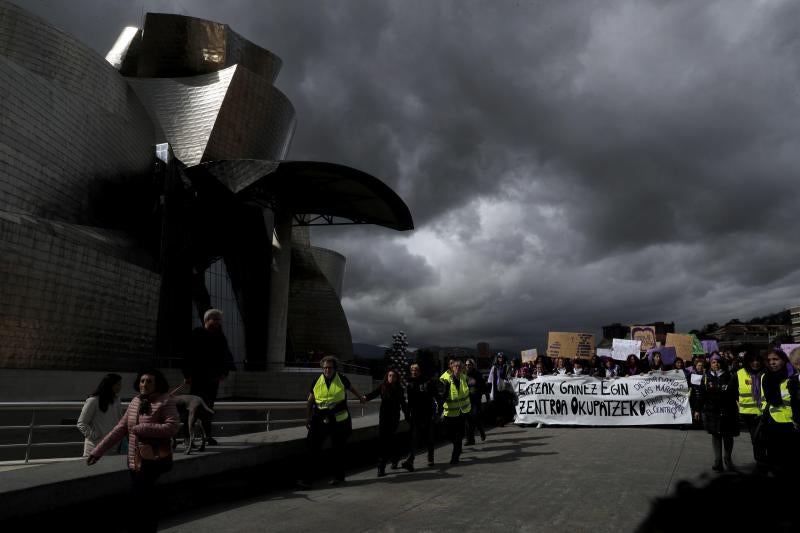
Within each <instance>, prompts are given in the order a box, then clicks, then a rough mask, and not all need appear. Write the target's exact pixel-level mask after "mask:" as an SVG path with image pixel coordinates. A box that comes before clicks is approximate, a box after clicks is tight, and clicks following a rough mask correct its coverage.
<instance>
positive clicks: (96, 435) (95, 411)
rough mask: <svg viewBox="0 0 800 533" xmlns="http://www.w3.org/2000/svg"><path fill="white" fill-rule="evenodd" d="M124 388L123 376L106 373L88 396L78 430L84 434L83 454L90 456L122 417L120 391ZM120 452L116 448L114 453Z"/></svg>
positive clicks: (79, 419)
mask: <svg viewBox="0 0 800 533" xmlns="http://www.w3.org/2000/svg"><path fill="white" fill-rule="evenodd" d="M121 389H122V376H120V375H119V374H106V375H105V377H103V379H102V380H100V383H99V384H98V385H97V388H95V390H94V392H93V393H92V394H90V395H89V397H88V398H86V403H84V404H83V409H81V415H80V416H79V417H78V430H80V432H81V433H82V434H83V436H84V441H83V456H84V457H88V456H89V454H90V453H91V451H92V450H94V447H95V446H97V443H98V442H100V440H101V439H102V438H103V437H105V436H106V435H108V434H109V433H110V432H111V430H112V429H114V426H116V425H117V422H119V419H120V418H121V417H122V406H121V405H120V402H119V392H120V390H121ZM117 453H119V449H116V450H114V451H113V452H112V454H117Z"/></svg>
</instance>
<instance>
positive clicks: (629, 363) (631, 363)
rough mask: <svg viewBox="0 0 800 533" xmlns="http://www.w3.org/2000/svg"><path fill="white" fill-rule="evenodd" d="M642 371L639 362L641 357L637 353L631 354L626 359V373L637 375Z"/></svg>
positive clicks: (627, 374)
mask: <svg viewBox="0 0 800 533" xmlns="http://www.w3.org/2000/svg"><path fill="white" fill-rule="evenodd" d="M641 373H642V367H641V364H640V363H639V358H638V357H636V355H635V354H630V355H629V356H628V359H627V360H626V361H625V375H626V376H635V375H637V374H641Z"/></svg>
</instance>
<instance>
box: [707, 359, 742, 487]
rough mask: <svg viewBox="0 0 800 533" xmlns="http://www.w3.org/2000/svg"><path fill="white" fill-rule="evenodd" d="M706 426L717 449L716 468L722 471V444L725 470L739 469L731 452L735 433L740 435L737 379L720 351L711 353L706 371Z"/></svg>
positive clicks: (715, 469)
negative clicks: (726, 367)
mask: <svg viewBox="0 0 800 533" xmlns="http://www.w3.org/2000/svg"><path fill="white" fill-rule="evenodd" d="M700 390H701V402H700V403H701V404H702V406H703V427H704V428H705V430H706V431H707V432H708V433H710V434H711V445H712V447H713V449H714V465H713V466H712V467H711V469H712V470H714V472H722V470H723V468H722V448H723V444H724V447H725V470H727V471H729V472H734V471H736V467H735V466H734V464H733V460H732V458H731V455H732V454H733V437H736V436H738V435H739V417H738V414H739V409H738V407H737V405H736V400H737V399H738V395H737V394H736V379H735V378H734V376H733V375H732V374H731V373H730V372H728V371H727V370H725V369H724V368H723V367H722V358H721V357H720V356H719V355H714V356H712V357H711V363H710V369H709V370H708V372H706V375H705V379H704V380H703V386H702V387H701V389H700Z"/></svg>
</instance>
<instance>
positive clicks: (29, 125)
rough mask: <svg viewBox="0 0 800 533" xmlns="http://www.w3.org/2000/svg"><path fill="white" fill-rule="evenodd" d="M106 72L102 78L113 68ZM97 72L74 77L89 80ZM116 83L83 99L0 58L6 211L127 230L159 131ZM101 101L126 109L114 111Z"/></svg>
mask: <svg viewBox="0 0 800 533" xmlns="http://www.w3.org/2000/svg"><path fill="white" fill-rule="evenodd" d="M0 33H2V31H0ZM39 63H41V61H40V62H39ZM102 65H103V67H102V68H101V69H98V70H99V72H100V73H101V74H102V76H101V78H102V77H104V75H105V71H106V69H110V67H109V66H108V65H106V64H104V63H102ZM96 66H97V63H94V62H90V63H87V64H86V65H83V66H81V68H78V67H77V66H75V71H76V72H83V73H84V74H85V75H86V78H88V79H91V78H92V77H93V76H94V74H96V73H97V72H98V71H95V70H93V69H94V67H96ZM111 72H113V73H114V76H117V77H119V75H118V74H116V72H115V71H113V69H112V70H111ZM117 81H119V82H122V85H120V84H119V83H109V84H108V85H106V86H103V87H99V86H96V85H94V84H91V83H90V84H88V85H87V87H86V92H85V93H84V94H77V93H73V92H72V91H71V90H67V89H65V88H64V86H63V85H62V84H61V83H60V82H58V81H56V82H54V80H52V79H49V78H44V77H42V76H40V75H38V74H36V73H35V72H34V71H32V70H30V69H29V68H28V65H25V64H20V63H16V62H15V61H11V60H10V59H8V58H7V57H4V56H2V55H0V94H2V95H3V96H2V98H0V124H2V128H0V209H5V210H8V211H14V212H18V213H29V214H33V215H37V216H40V217H43V218H51V219H57V220H62V221H66V222H73V223H79V224H93V225H101V226H103V225H106V226H111V227H126V226H125V221H122V220H120V219H119V217H118V215H119V214H120V213H121V211H120V209H119V208H125V209H126V208H128V207H129V206H130V207H132V208H133V207H135V206H133V203H134V198H135V195H137V194H142V193H145V192H146V191H147V187H149V184H150V183H151V175H152V164H153V149H152V146H153V144H154V135H153V131H154V127H153V124H152V122H150V120H149V118H148V115H147V112H146V111H145V109H144V107H143V106H142V105H141V103H140V102H139V100H138V99H137V98H136V95H135V94H133V92H132V91H131V90H130V88H129V87H128V86H127V84H125V83H124V81H123V80H122V79H121V78H120V79H119V80H117ZM91 90H97V91H99V92H97V93H93V92H90V91H91ZM97 101H100V102H103V101H105V103H106V104H107V103H108V102H109V101H115V102H124V105H123V104H119V105H116V106H115V107H116V109H115V110H114V111H113V112H112V111H109V109H108V108H107V107H104V106H102V105H98V104H97V103H96V102H97ZM142 185H144V187H142ZM129 193H132V194H130V195H129ZM139 207H141V208H142V209H143V211H142V212H145V213H146V212H149V210H150V208H151V206H150V205H143V206H141V205H140V206H139ZM108 215H111V216H110V217H109V216H108Z"/></svg>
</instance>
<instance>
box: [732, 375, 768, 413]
mask: <svg viewBox="0 0 800 533" xmlns="http://www.w3.org/2000/svg"><path fill="white" fill-rule="evenodd" d="M736 379H737V380H738V381H739V399H738V402H737V403H738V404H739V414H741V415H760V414H761V405H759V404H757V403H756V401H755V400H754V399H753V374H751V373H750V372H748V371H747V370H746V369H744V368H740V369H739V371H738V372H736ZM756 379H761V378H760V377H759V376H758V374H756ZM762 391H763V389H762ZM761 394H762V396H763V394H764V393H763V392H762V393H761Z"/></svg>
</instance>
